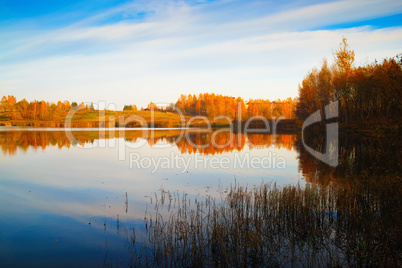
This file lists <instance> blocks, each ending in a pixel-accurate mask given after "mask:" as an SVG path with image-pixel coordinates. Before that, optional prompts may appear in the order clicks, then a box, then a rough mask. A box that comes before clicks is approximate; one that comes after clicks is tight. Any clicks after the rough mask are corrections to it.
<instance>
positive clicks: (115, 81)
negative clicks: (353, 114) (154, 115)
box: [0, 0, 402, 109]
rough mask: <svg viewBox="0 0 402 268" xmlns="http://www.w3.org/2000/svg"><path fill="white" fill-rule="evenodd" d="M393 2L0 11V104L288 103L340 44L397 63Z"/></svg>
mask: <svg viewBox="0 0 402 268" xmlns="http://www.w3.org/2000/svg"><path fill="white" fill-rule="evenodd" d="M401 24H402V2H401V1H378V0H375V1H371V0H365V1H361V0H357V1H303V0H302V1H253V0H247V1H243V0H212V1H207V0H205V1H203V0H198V1H176V0H166V1H157V0H147V1H145V0H142V1H127V0H126V1H119V0H111V1H107V0H89V1H88V0H86V1H84V0H82V1H77V0H74V1H62V0H60V1H53V0H52V1H51V0H37V1H18V0H13V1H11V0H0V95H8V94H12V95H14V96H16V97H17V99H22V98H26V99H27V100H34V99H37V100H42V99H43V100H48V101H53V102H55V101H57V100H69V101H77V102H78V101H85V102H94V103H97V102H98V101H106V102H107V103H114V104H116V105H117V108H118V109H121V108H122V107H123V105H124V104H137V105H139V106H145V105H146V104H147V103H149V102H150V101H154V102H159V103H162V102H167V103H168V102H175V101H176V99H177V98H178V97H179V95H180V94H182V93H185V94H198V93H203V92H215V93H220V94H225V95H232V96H241V97H243V98H244V99H249V98H264V99H271V100H274V99H277V98H287V97H296V96H297V87H298V83H300V82H301V80H302V79H303V77H304V76H305V75H306V73H307V72H308V71H309V70H311V69H312V68H313V67H314V66H318V65H320V64H321V62H322V59H323V58H324V57H325V58H327V59H329V60H330V61H331V60H332V51H333V50H334V49H336V48H337V46H338V44H339V42H340V41H341V39H342V37H343V36H345V37H346V38H348V40H349V43H350V45H351V47H352V48H353V49H354V50H355V52H356V61H355V64H356V65H361V64H365V63H367V62H372V61H374V59H377V60H379V59H383V58H386V57H393V56H395V55H396V54H398V53H401V52H402V47H401V44H402V25H401Z"/></svg>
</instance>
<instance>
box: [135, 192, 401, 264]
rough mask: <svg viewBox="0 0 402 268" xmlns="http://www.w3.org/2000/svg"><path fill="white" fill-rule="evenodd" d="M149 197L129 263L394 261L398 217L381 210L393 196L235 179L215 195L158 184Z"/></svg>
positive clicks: (397, 259)
mask: <svg viewBox="0 0 402 268" xmlns="http://www.w3.org/2000/svg"><path fill="white" fill-rule="evenodd" d="M155 197H156V199H157V201H156V204H155V210H154V211H153V212H151V213H150V212H148V213H147V216H146V238H147V239H146V240H147V241H145V242H144V241H139V239H136V234H135V231H134V233H133V235H132V237H131V241H130V250H131V253H132V260H131V264H132V266H168V267H171V266H175V267H176V266H177V267H241V266H242V267H244V266H264V267H266V266H270V267H272V266H293V265H295V266H309V267H310V266H313V267H315V266H330V267H334V266H400V265H401V247H400V246H401V245H400V240H399V238H400V229H399V228H398V218H399V217H398V215H397V213H395V210H392V209H390V210H389V212H388V209H387V208H388V207H389V206H390V205H394V206H398V207H399V208H398V207H397V208H396V209H397V210H396V211H398V209H400V200H399V199H400V198H399V197H395V199H392V200H390V199H389V198H386V200H385V199H381V197H378V196H373V195H371V194H370V193H367V192H364V191H363V192H361V191H354V190H353V189H345V188H340V187H336V186H334V185H331V186H328V187H326V188H320V187H316V186H312V185H310V184H308V185H307V186H306V187H305V188H303V187H301V186H287V187H284V188H281V189H280V188H278V187H276V186H275V185H269V184H266V185H262V186H261V187H258V188H253V189H248V188H243V187H240V186H238V185H235V186H233V187H232V188H231V190H230V192H229V193H228V194H227V196H226V198H223V199H222V200H219V201H217V200H215V199H212V198H210V197H207V198H205V199H203V200H202V201H197V200H195V201H194V200H193V199H190V198H188V196H187V195H186V194H181V195H179V194H177V193H170V192H166V191H164V190H161V192H160V193H159V194H158V195H155ZM384 202H385V203H384ZM387 202H388V203H387ZM389 202H394V203H393V204H390V203H389ZM168 211H169V212H168ZM395 214H396V215H395ZM395 219H396V221H393V220H395Z"/></svg>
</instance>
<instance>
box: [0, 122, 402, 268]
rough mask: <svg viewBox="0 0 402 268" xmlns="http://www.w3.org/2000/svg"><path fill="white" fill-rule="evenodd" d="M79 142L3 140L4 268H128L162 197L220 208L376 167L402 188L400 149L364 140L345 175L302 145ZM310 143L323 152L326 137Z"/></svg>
mask: <svg viewBox="0 0 402 268" xmlns="http://www.w3.org/2000/svg"><path fill="white" fill-rule="evenodd" d="M72 134H73V137H74V140H70V139H69V138H68V137H67V136H66V133H65V132H64V131H60V130H33V129H9V128H3V129H2V130H1V131H0V147H1V150H2V152H1V153H0V159H1V161H0V170H1V172H0V215H1V219H0V267H11V266H12V267H26V266H29V267H44V266H47V267H49V266H58V267H60V266H64V267H71V266H75V267H77V266H78V267H79V266H84V267H88V266H89V267H96V266H103V264H104V263H110V262H113V263H118V264H119V265H127V264H129V262H130V256H129V254H128V253H127V243H128V235H129V234H130V233H132V228H133V227H135V228H136V231H138V230H140V231H141V230H143V229H144V228H145V226H144V215H145V212H146V210H147V209H150V203H151V202H152V201H155V198H156V196H155V194H154V193H155V192H157V191H159V190H160V189H164V190H166V191H170V192H183V191H185V192H186V193H188V194H189V196H200V197H203V196H207V195H209V196H213V197H216V198H221V197H222V196H224V194H225V191H226V190H227V189H228V188H229V187H230V185H231V184H233V183H238V184H239V185H244V186H248V187H253V186H258V185H261V183H266V182H275V183H276V184H277V185H279V186H281V185H289V184H291V185H295V184H301V185H304V184H305V183H306V182H312V183H319V184H322V185H325V184H330V183H337V184H345V185H347V184H348V178H349V177H350V176H354V175H359V176H360V175H361V174H364V172H367V170H368V168H369V167H370V168H376V170H377V169H379V170H378V172H379V173H381V174H386V173H385V172H389V174H391V176H396V177H397V178H398V179H399V180H400V177H399V176H400V164H399V163H400V162H399V160H400V151H399V148H400V147H398V146H395V145H393V144H391V145H389V146H388V145H387V144H386V145H383V144H378V143H376V142H365V141H364V139H361V138H357V139H355V138H351V137H344V138H342V139H341V143H340V144H341V148H340V166H339V167H337V168H330V167H328V166H327V165H325V164H323V163H320V162H319V161H318V160H316V159H314V158H313V157H311V156H310V155H309V154H307V153H306V152H305V151H304V150H303V149H302V148H301V146H300V141H299V139H298V138H297V136H296V135H276V136H272V135H268V134H249V135H248V136H247V137H246V136H244V135H243V134H230V133H228V132H220V133H218V134H215V135H214V134H213V133H210V132H205V131H196V130H187V131H186V132H185V136H183V137H181V138H180V135H181V134H183V133H182V132H181V130H177V129H176V130H155V131H151V130H146V131H141V130H130V131H126V132H125V133H120V132H118V131H116V132H115V131H113V132H109V131H106V132H103V133H99V132H98V131H97V130H78V131H73V132H72ZM186 135H187V138H186ZM213 142H215V144H216V145H218V147H221V148H216V146H212V143H213ZM310 142H312V143H313V144H325V143H324V142H323V140H320V138H319V137H313V138H312V139H311V140H310ZM387 146H388V147H387ZM197 147H198V148H197ZM200 147H203V148H200ZM318 147H320V146H318ZM318 149H320V148H318ZM322 149H323V148H321V150H322ZM390 150H391V151H390ZM392 150H393V152H392ZM392 154H394V157H389V155H392ZM387 155H388V157H386V156H387ZM382 169H383V170H382ZM371 174H373V173H371ZM397 190H400V189H397ZM399 219H400V218H399Z"/></svg>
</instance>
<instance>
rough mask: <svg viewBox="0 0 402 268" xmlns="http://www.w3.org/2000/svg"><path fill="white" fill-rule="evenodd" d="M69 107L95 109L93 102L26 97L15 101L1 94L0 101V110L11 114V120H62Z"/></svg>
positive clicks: (11, 97)
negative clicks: (48, 100) (47, 100)
mask: <svg viewBox="0 0 402 268" xmlns="http://www.w3.org/2000/svg"><path fill="white" fill-rule="evenodd" d="M71 109H80V110H82V109H85V110H88V111H91V110H95V109H94V106H93V104H92V103H91V104H90V105H89V104H84V103H83V102H82V103H81V104H80V105H78V104H77V103H76V102H73V103H71V104H70V102H69V101H64V102H61V101H58V102H57V103H51V102H46V101H44V100H42V101H37V100H34V101H31V102H28V101H27V100H26V99H23V100H20V101H18V102H17V99H16V98H15V97H14V96H12V95H8V96H3V98H2V99H1V101H0V112H6V113H9V114H11V117H12V119H13V120H24V119H27V120H50V121H55V120H63V119H64V118H65V116H66V114H67V113H68V112H69V111H70V110H71Z"/></svg>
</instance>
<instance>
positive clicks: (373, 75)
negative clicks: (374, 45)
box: [296, 38, 402, 125]
mask: <svg viewBox="0 0 402 268" xmlns="http://www.w3.org/2000/svg"><path fill="white" fill-rule="evenodd" d="M354 58H355V53H354V51H353V50H351V49H350V48H349V45H348V43H347V39H346V38H343V40H342V42H341V43H340V47H339V49H338V50H336V51H335V52H334V60H335V61H334V64H332V65H328V62H327V60H326V59H324V61H323V63H322V66H321V68H320V69H317V68H314V69H312V70H311V71H310V72H309V73H308V74H307V75H306V77H305V78H304V79H303V81H302V82H301V84H300V85H299V102H298V104H297V108H296V116H297V117H298V118H299V119H301V120H304V119H306V118H307V117H308V116H309V115H310V114H312V113H314V112H315V111H317V110H321V114H322V115H324V109H325V105H327V104H328V103H329V102H331V101H335V100H338V101H339V121H340V122H342V123H344V124H346V125H365V124H366V125H368V124H370V123H380V124H395V123H399V122H400V119H401V111H402V107H401V105H402V101H401V100H402V99H401V97H402V69H401V57H399V56H397V57H396V59H393V58H389V59H385V60H384V61H383V62H382V63H377V61H375V62H374V63H371V64H367V65H365V66H359V67H354V66H353V62H354Z"/></svg>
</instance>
